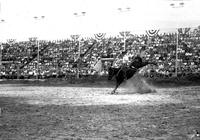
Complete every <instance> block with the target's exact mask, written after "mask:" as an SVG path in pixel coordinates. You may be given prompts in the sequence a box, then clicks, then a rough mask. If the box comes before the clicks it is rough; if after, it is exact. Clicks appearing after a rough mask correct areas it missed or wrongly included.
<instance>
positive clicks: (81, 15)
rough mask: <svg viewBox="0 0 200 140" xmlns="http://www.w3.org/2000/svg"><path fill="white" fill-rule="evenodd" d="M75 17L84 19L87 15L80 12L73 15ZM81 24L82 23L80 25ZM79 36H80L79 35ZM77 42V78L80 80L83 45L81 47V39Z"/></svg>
mask: <svg viewBox="0 0 200 140" xmlns="http://www.w3.org/2000/svg"><path fill="white" fill-rule="evenodd" d="M73 15H74V16H75V17H77V18H78V17H83V16H85V15H86V12H84V11H83V12H79V13H77V12H76V13H74V14H73ZM80 24H81V23H80ZM77 36H79V35H77ZM77 40H78V62H77V78H80V77H79V74H80V59H81V45H80V41H79V39H78V38H77Z"/></svg>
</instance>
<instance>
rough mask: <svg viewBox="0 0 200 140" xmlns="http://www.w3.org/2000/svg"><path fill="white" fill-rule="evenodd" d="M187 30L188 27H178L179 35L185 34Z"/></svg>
mask: <svg viewBox="0 0 200 140" xmlns="http://www.w3.org/2000/svg"><path fill="white" fill-rule="evenodd" d="M189 31H190V28H179V29H178V33H179V34H180V35H187V34H188V33H189Z"/></svg>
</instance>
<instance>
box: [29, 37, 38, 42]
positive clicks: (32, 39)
mask: <svg viewBox="0 0 200 140" xmlns="http://www.w3.org/2000/svg"><path fill="white" fill-rule="evenodd" d="M36 40H37V37H30V38H29V41H30V42H35V41H36Z"/></svg>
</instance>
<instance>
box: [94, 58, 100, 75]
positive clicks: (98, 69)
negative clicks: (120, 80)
mask: <svg viewBox="0 0 200 140" xmlns="http://www.w3.org/2000/svg"><path fill="white" fill-rule="evenodd" d="M93 69H94V70H95V71H97V72H99V73H100V72H101V70H102V62H101V59H100V60H99V61H98V62H97V63H96V64H95V65H94V67H93Z"/></svg>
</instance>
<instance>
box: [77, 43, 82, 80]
mask: <svg viewBox="0 0 200 140" xmlns="http://www.w3.org/2000/svg"><path fill="white" fill-rule="evenodd" d="M80 59H81V46H80V41H79V40H78V63H77V78H78V79H79V78H80V77H79V74H80Z"/></svg>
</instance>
